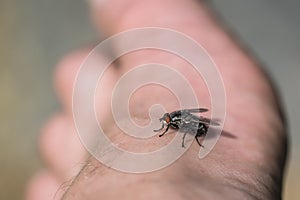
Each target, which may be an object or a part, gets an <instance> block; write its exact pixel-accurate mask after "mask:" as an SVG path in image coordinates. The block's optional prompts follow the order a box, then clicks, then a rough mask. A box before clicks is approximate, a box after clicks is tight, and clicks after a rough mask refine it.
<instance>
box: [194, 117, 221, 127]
mask: <svg viewBox="0 0 300 200" xmlns="http://www.w3.org/2000/svg"><path fill="white" fill-rule="evenodd" d="M199 121H200V122H202V123H204V124H207V125H209V124H211V125H213V126H218V125H220V124H219V123H218V122H217V121H216V120H213V119H209V118H206V117H202V116H200V117H199Z"/></svg>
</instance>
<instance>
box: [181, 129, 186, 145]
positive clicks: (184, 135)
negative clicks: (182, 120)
mask: <svg viewBox="0 0 300 200" xmlns="http://www.w3.org/2000/svg"><path fill="white" fill-rule="evenodd" d="M186 134H187V132H184V135H183V137H182V144H181V146H182V148H184V139H185V136H186Z"/></svg>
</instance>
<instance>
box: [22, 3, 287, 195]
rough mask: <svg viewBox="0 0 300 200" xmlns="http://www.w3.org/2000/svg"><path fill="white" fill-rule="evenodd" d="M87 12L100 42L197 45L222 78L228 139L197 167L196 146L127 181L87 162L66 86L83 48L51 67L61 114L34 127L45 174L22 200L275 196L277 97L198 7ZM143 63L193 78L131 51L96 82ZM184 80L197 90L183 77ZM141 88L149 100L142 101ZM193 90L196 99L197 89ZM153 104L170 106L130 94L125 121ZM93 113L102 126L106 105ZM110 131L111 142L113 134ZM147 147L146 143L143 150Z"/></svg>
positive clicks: (117, 6) (281, 128) (279, 170)
mask: <svg viewBox="0 0 300 200" xmlns="http://www.w3.org/2000/svg"><path fill="white" fill-rule="evenodd" d="M158 2H159V3H158ZM91 8H92V9H91V13H92V19H93V22H94V24H95V26H96V27H97V28H98V29H99V30H100V29H101V31H102V32H104V33H105V34H106V35H107V36H110V35H113V34H116V33H118V32H120V31H124V30H127V29H131V28H138V27H146V26H158V27H165V28H172V29H175V30H178V31H180V32H183V33H184V34H187V35H189V36H190V37H192V38H193V39H194V40H196V41H197V42H199V43H200V44H202V45H203V46H204V47H205V48H206V49H207V51H208V52H209V54H210V55H211V56H212V58H213V60H214V61H215V63H216V64H217V66H218V69H219V71H220V73H221V75H222V78H223V81H224V87H225V91H226V95H227V117H226V121H225V130H226V131H227V132H229V133H231V134H233V135H234V136H236V139H232V138H228V137H224V136H221V137H220V139H219V141H218V143H217V144H216V146H215V148H214V149H213V151H212V152H210V154H209V155H208V156H207V157H205V158H204V159H202V160H199V159H198V158H197V154H198V151H199V148H200V147H199V145H198V144H197V143H196V142H194V143H193V145H192V147H191V148H190V149H189V150H188V151H187V152H186V154H184V156H183V157H181V158H180V159H179V160H177V161H176V162H175V163H174V164H173V165H171V166H169V167H167V168H164V169H162V170H159V171H155V172H152V173H148V174H140V175H133V174H128V173H122V172H118V171H115V170H112V169H109V168H106V167H104V166H103V165H102V164H100V163H99V162H98V161H97V160H95V159H94V158H92V157H89V156H88V154H87V153H86V151H85V150H84V148H83V147H82V145H81V144H80V141H79V139H78V138H77V135H76V132H75V128H74V123H73V121H72V110H71V107H72V87H73V82H74V79H75V76H76V72H77V70H78V68H79V65H80V63H81V62H82V61H83V59H84V58H85V56H86V55H87V53H88V52H89V50H90V49H89V48H86V49H84V50H79V51H77V52H74V53H71V54H70V55H68V56H66V57H65V58H64V59H63V60H62V61H61V62H60V64H59V65H58V67H57V70H56V73H55V76H54V81H55V87H56V90H57V94H58V96H59V99H60V101H61V102H62V105H63V109H62V110H61V111H59V112H58V113H57V114H56V115H54V116H53V117H52V119H50V120H49V122H48V123H47V124H46V125H45V127H44V128H43V130H42V133H41V136H40V140H39V147H40V151H41V157H42V159H43V160H44V163H45V168H44V169H43V170H41V171H40V172H38V173H37V174H36V175H35V176H34V177H33V178H32V179H31V180H30V182H29V184H28V187H27V193H26V198H27V199H28V200H36V199H39V200H42V199H49V195H50V196H51V195H53V194H55V193H56V191H57V190H58V191H59V192H57V194H56V196H55V199H60V198H62V197H63V199H280V198H281V190H282V179H283V171H284V164H285V159H286V149H287V144H286V143H287V142H286V138H287V136H286V127H285V123H284V118H283V115H282V112H281V110H280V106H279V103H278V97H277V96H276V94H275V92H274V89H273V87H272V86H271V83H270V82H269V80H268V79H267V77H266V76H265V74H264V73H263V71H262V70H261V69H260V67H259V66H258V64H257V63H256V62H255V61H254V60H253V58H251V56H249V55H248V54H247V53H246V52H245V51H243V50H242V49H241V48H240V47H239V45H238V44H237V43H236V42H235V40H234V39H233V38H232V37H231V36H230V35H229V34H228V33H227V32H225V31H224V29H223V28H222V27H221V26H220V25H219V24H218V23H217V22H216V19H214V16H213V14H212V13H211V11H209V9H208V8H207V7H206V6H205V3H204V2H201V1H200V2H198V1H193V0H160V1H158V0H145V1H135V0H112V1H107V2H106V3H103V4H101V5H97V4H93V3H92V4H91ZM147 61H156V62H160V63H167V64H170V65H172V64H174V63H179V64H177V65H175V68H176V69H178V70H179V71H180V70H182V72H183V73H185V75H187V76H189V75H190V74H192V72H191V71H189V70H186V69H187V68H186V66H185V64H184V63H180V61H178V60H177V59H176V58H174V59H173V58H172V59H171V58H170V57H169V56H168V55H166V54H164V53H157V52H152V51H148V52H140V53H136V54H132V55H128V56H125V57H124V58H122V59H121V62H120V63H119V64H118V66H115V68H114V67H112V69H111V70H110V71H109V72H108V75H107V79H106V80H104V81H106V82H105V83H106V85H113V83H114V82H115V81H116V80H118V78H119V77H120V75H121V74H122V73H124V72H126V71H128V70H129V69H131V68H132V66H136V65H137V64H140V63H144V62H147ZM183 69H184V70H183ZM91 73H92V72H91ZM189 73H190V74H189ZM190 81H191V83H195V88H197V84H196V82H197V81H196V80H193V77H192V75H190ZM150 89H151V94H152V97H151V98H149V95H147V94H149V91H147V90H150ZM107 90H108V91H109V88H108V89H107ZM198 90H199V92H198V94H197V95H199V98H200V97H201V95H203V94H201V91H202V90H201V87H200V88H198ZM143 92H144V93H143ZM107 93H109V92H107ZM145 96H147V98H145ZM155 101H160V102H161V103H162V104H167V105H168V106H167V109H169V111H174V110H175V109H176V108H177V107H176V103H173V97H172V96H170V95H169V94H164V95H162V93H161V91H160V90H159V89H152V88H145V91H143V90H142V91H141V92H140V93H138V94H137V95H136V102H138V103H140V104H139V105H140V106H139V109H138V110H134V107H133V111H132V112H133V113H134V114H133V115H134V116H135V117H137V118H139V117H140V118H141V120H143V119H144V118H143V115H144V113H143V109H145V111H146V109H147V108H148V106H149V105H151V104H153V102H155ZM99 106H100V108H104V109H102V110H101V111H102V112H99V114H98V115H99V118H101V119H106V118H107V119H108V121H110V120H109V118H110V115H109V112H108V111H105V107H106V106H107V104H106V103H103V105H99ZM103 110H104V111H103ZM139 112H141V113H139ZM108 124H109V123H108ZM158 128H159V127H158ZM109 130H110V131H111V132H112V133H111V134H112V135H118V132H114V131H116V130H114V129H113V128H111V129H109ZM170 135H171V134H166V135H165V136H164V137H162V138H168V137H170ZM124 140H125V141H126V138H125V139H124ZM124 140H123V141H124ZM156 141H157V140H156ZM131 145H132V146H133V145H134V143H132V142H131V141H128V142H125V147H127V148H133V147H132V146H131ZM145 146H146V147H145ZM153 146H155V145H154V144H153V143H151V142H150V143H149V144H148V145H143V147H142V148H149V149H151V148H152V147H153ZM139 148H141V147H134V148H133V149H135V150H137V151H138V150H139ZM74 177H75V178H74ZM70 180H73V181H72V182H71V181H70ZM66 188H68V189H67V190H66V192H64V190H65V189H66Z"/></svg>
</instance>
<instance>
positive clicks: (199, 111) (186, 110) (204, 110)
mask: <svg viewBox="0 0 300 200" xmlns="http://www.w3.org/2000/svg"><path fill="white" fill-rule="evenodd" d="M207 111H208V109H207V108H191V109H184V110H181V112H189V113H203V112H207Z"/></svg>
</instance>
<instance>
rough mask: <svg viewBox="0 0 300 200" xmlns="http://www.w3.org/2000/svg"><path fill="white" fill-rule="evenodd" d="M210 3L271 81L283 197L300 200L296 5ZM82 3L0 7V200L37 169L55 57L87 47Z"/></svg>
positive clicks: (30, 0)
mask: <svg viewBox="0 0 300 200" xmlns="http://www.w3.org/2000/svg"><path fill="white" fill-rule="evenodd" d="M210 4H212V5H213V7H214V9H215V10H218V11H219V13H220V15H221V16H222V17H223V19H224V22H226V23H227V24H228V25H229V26H230V27H231V28H232V29H233V30H234V32H235V33H236V34H237V35H238V36H239V37H240V38H241V41H242V42H243V43H244V44H246V45H247V46H249V47H250V49H251V50H252V51H253V52H254V54H255V55H256V56H257V57H258V58H259V60H260V61H262V63H264V64H265V65H266V68H267V69H268V71H269V72H270V74H271V75H272V76H273V78H274V79H275V81H276V83H277V85H278V87H279V89H280V91H281V93H282V96H283V100H284V105H285V107H286V109H287V114H288V119H289V123H290V133H291V138H290V140H291V143H292V144H293V146H292V148H291V157H290V162H289V166H288V168H287V176H286V181H285V182H286V184H285V193H284V197H285V198H284V199H287V200H296V199H297V197H299V196H300V191H299V188H300V157H299V156H298V154H299V153H300V148H299V147H297V145H296V144H297V142H299V141H300V135H299V134H298V132H297V130H298V129H299V128H300V127H299V126H300V124H299V122H298V121H299V118H300V108H299V106H298V104H299V102H300V79H299V77H298V76H299V75H300V66H299V63H300V56H299V52H300V40H299V38H298V36H299V35H300V26H299V19H300V12H299V10H300V9H299V6H300V2H299V1H296V0H286V1H279V0H272V1H271V0H266V1H259V0H252V1H247V0H226V1H223V0H214V1H211V2H210ZM95 35H96V33H95V32H94V31H93V30H92V28H91V26H90V24H89V21H88V10H87V5H86V4H85V2H83V1H74V0H64V1H58V0H52V1H46V0H27V1H26V2H25V1H19V2H16V1H10V0H1V1H0V44H1V45H0V91H1V96H0V137H1V139H0V199H12V200H13V199H22V193H23V191H24V184H25V182H26V180H27V179H28V177H30V175H31V174H32V173H33V172H34V171H35V170H36V169H38V167H39V166H40V163H39V159H38V153H37V145H36V141H37V136H38V132H39V129H40V127H41V124H42V123H43V122H44V121H45V120H46V119H47V117H48V116H49V115H51V113H53V112H55V110H57V109H58V108H59V105H58V102H57V100H56V99H55V95H54V92H53V89H52V80H51V76H52V73H53V68H54V66H55V64H56V62H57V61H58V60H59V58H60V57H61V56H62V55H64V54H65V53H67V52H69V51H70V50H72V49H76V48H78V47H80V46H82V45H84V44H86V43H90V42H92V41H94V39H95V38H96V37H95Z"/></svg>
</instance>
